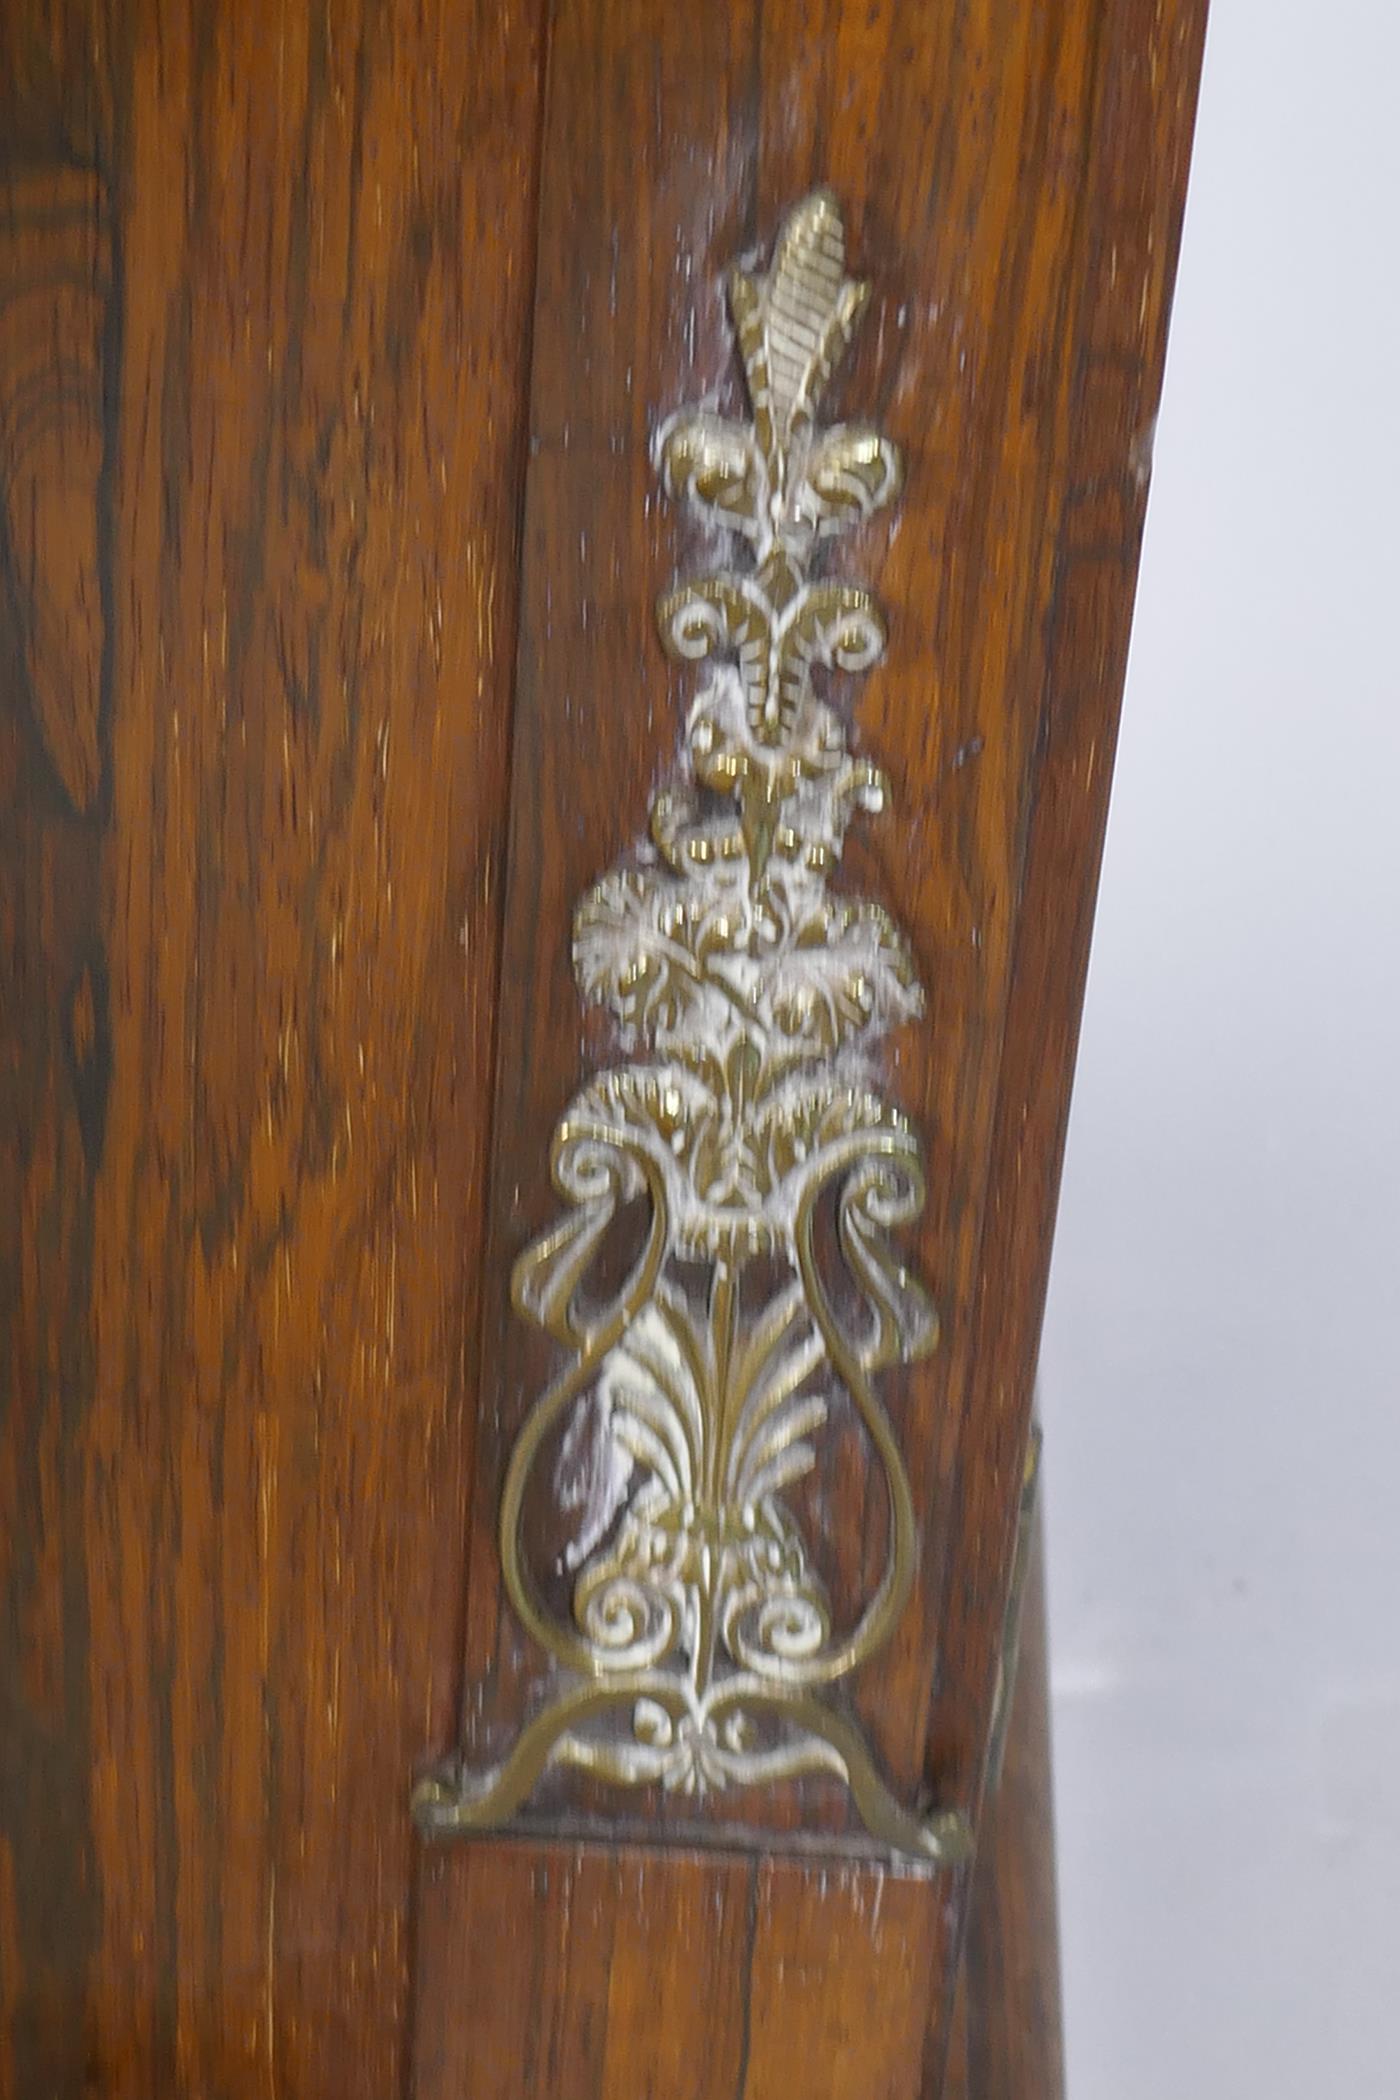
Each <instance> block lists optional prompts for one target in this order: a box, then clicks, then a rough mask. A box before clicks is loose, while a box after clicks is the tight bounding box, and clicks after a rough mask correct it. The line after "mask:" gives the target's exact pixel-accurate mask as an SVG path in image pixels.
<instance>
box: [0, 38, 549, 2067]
mask: <svg viewBox="0 0 1400 2100" xmlns="http://www.w3.org/2000/svg"><path fill="white" fill-rule="evenodd" d="M539 17H540V9H539V8H538V7H537V6H536V5H535V4H534V0H521V4H519V5H517V4H514V0H492V4H490V5H486V4H482V5H477V4H475V0H467V4H447V0H441V4H439V0H423V4H421V5H420V4H418V0H364V4H363V5H361V4H359V0H333V4H332V0H295V4H286V5H271V4H265V0H257V4H249V5H242V4H238V5H234V4H231V0H133V4H132V5H130V6H125V7H120V8H111V7H108V6H106V5H105V4H100V0H91V4H89V0H23V4H19V5H16V6H13V7H9V8H6V9H4V10H3V11H0V141H3V145H0V155H3V160H0V499H2V500H0V533H3V554H4V561H3V577H2V578H0V703H2V704H0V801H2V802H3V823H2V824H0V970H3V979H0V1086H2V1087H3V1103H2V1104H0V1105H2V1106H3V1116H2V1117H0V1196H2V1197H3V1200H0V1349H2V1350H3V1356H2V1357H0V1365H2V1366H3V1368H0V1701H3V1708H0V2092H2V2093H4V2094H5V2095H6V2096H13V2100H69V2096H76V2095H78V2094H88V2093H91V2094H101V2095H103V2096H131V2100H152V2096H171V2095H176V2094H180V2095H189V2096H198V2100H220V2096H229V2100H234V2096H237V2100H244V2096H246V2095H253V2094H256V2095H259V2096H267V2100H275V2096H292V2095H295V2096H297V2100H320V2096H325V2100H353V2096H356V2095H364V2096H365V2100H370V2096H373V2100H384V2096H385V2095H386V2094H392V2093H394V2092H395V2091H397V2090H400V2089H401V2085H402V2077H403V2071H404V2065H405V2045H406V2039H407V2014H406V2008H407V1994H408V1980H409V1961H410V1951H411V1950H410V1935H409V1919H410V1868H411V1861H412V1840H411V1835H410V1830H409V1825H408V1821H407V1817H406V1813H405V1803H406V1788H407V1781H408V1776H409V1772H410V1769H411V1765H412V1761H413V1759H414V1757H415V1755H416V1754H417V1753H418V1752H419V1751H420V1750H421V1747H422V1745H423V1743H424V1742H425V1741H432V1740H436V1739H440V1738H441V1737H442V1736H443V1735H444V1734H446V1733H448V1732H450V1729H451V1727H452V1725H453V1724H452V1717H453V1714H454V1713H455V1709H456V1703H457V1697H458V1690H459V1671H460V1600H461V1565H462V1559H461V1557H462V1533H463V1509H464V1502H465V1490H464V1483H465V1481H466V1478H467V1476H468V1471H469V1466H470V1436H471V1428H472V1424H473V1421H474V1411H473V1410H472V1409H471V1408H470V1407H464V1406H463V1404H462V1382H461V1380H462V1364H461V1359H462V1350H463V1338H464V1335H465V1333H466V1331H467V1330H468V1329H469V1328H471V1327H474V1325H475V1321H476V1313H475V1298H474V1291H475V1287H476V1281H477V1279H478V1277H479V1275H480V1260H479V1245H478V1237H477V1235H478V1220H479V1217H480V1214H481V1210H482V1202H483V1193H482V1191H483V1166H484V1157H485V1132H486V1126H487V1122H488V1117H489V1090H488V1086H487V1079H488V1075H489V1072H490V1069H491V1065H492V1062H493V1054H494V1030H495V1014H496V1009H497V1002H496V998H495V973H496V968H497V965H498V953H499V924H500V911H501V899H502V886H501V868H502V862H503V854H504V811H505V806H506V789H505V779H506V767H507V757H508V735H507V732H508V726H509V725H508V716H509V672H510V666H511V661H512V657H513V652H514V637H515V610H514V608H515V577H516V573H517V567H518V558H517V557H518V548H517V542H518V490H519V481H520V473H521V457H522V448H523V442H524V419H523V407H524V403H523V387H524V372H525V368H526V358H525V339H526V332H527V326H528V319H529V311H530V306H529V295H530V289H531V284H532V280H533V260H532V258H533V231H534V225H535V211H534V183H535V169H536V164H537V153H538V96H539V83H540V65H539V51H540V43H541V23H540V19H539Z"/></svg>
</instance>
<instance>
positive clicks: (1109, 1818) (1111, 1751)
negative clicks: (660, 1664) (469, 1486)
mask: <svg viewBox="0 0 1400 2100" xmlns="http://www.w3.org/2000/svg"><path fill="white" fill-rule="evenodd" d="M1398 395H1400V8H1397V7H1395V6H1394V5H1392V4H1391V0H1325V4H1323V5H1318V4H1316V0H1308V4H1303V0H1215V6H1214V12H1213V16H1212V21H1211V27H1210V33H1209V38H1208V45H1207V54H1206V66H1205V76H1204V83H1203V90H1202V101H1201V112H1200V121H1199V126H1198V130H1197V137H1196V151H1195V159H1194V163H1193V171H1192V179H1191V191H1190V200H1189V205H1188V210H1187V221H1186V234H1185V240H1184V244H1183V249H1182V259H1181V274H1180V278H1179V281H1178V288H1177V298H1176V306H1175V311H1174V316H1173V326H1172V339H1171V350H1170V355H1169V359H1168V370H1167V385H1166V393H1165V398H1164V402H1163V413H1162V418H1161V422H1160V425H1159V429H1158V439H1157V454H1156V471H1155V475H1154V480H1153V488H1152V497H1151V504H1150V508H1149V515H1148V530H1147V541H1146V548H1145V554H1144V561H1143V569H1142V580H1141V587H1140V591H1139V597H1138V609H1137V621H1136V627H1135V632H1134V641H1133V655H1132V665H1131V671H1130V675H1129V680H1128V691H1127V698H1126V702H1125V711H1124V727H1123V738H1122V744H1121V749H1120V758H1119V764H1118V772H1117V778H1116V786H1115V801H1114V810H1113V818H1112V822H1111V826H1110V832H1109V844H1108V853H1107V858H1106V861H1105V865H1104V875H1103V888H1102V892H1101V898H1100V905H1099V914H1098V922H1097V932H1096V938H1095V944H1094V956H1093V965H1092V970H1091V976H1090V985H1089V998H1088V1004H1087V1008H1086V1012H1085V1022H1084V1034H1083V1041H1082V1047H1081V1055H1080V1063H1079V1077H1078V1083H1077V1087H1076V1093H1075V1107H1074V1115H1073V1121H1072V1124H1071V1131H1070V1142H1069V1155H1068V1161H1067V1165H1066V1175H1065V1185H1064V1197H1063V1207H1062V1210H1061V1217H1060V1227H1059V1235H1058V1240H1057V1246H1056V1256H1055V1268H1054V1280H1053V1285H1052V1291H1051V1304H1050V1312H1049V1317H1048V1322H1047V1327H1046V1335H1045V1345H1044V1353H1043V1357H1042V1378H1041V1390H1042V1404H1043V1409H1044V1414H1045V1420H1046V1428H1047V1438H1048V1448H1047V1492H1048V1515H1049V1522H1050V1547H1051V1557H1050V1585H1051V1619H1052V1640H1053V1644H1054V1645H1053V1655H1052V1671H1053V1685H1054V1719H1055V1730H1056V1763H1057V1772H1056V1778H1057V1792H1058V1800H1059V1840H1060V1876H1061V1900H1062V1930H1063V1935H1064V1964H1065V1988H1066V2017H1067V2039H1068V2050H1069V2086H1070V2094H1071V2100H1183V2096H1189V2100H1256V2096H1257V2100H1265V2096H1267V2100H1397V2095H1400V1293H1398V1292H1397V1273H1400V658H1398V657H1397V647H1398V646H1400V643H1398V641H1397V623H1396V611H1397V604H1400V527H1397V506H1398V505H1400V415H1397V396H1398Z"/></svg>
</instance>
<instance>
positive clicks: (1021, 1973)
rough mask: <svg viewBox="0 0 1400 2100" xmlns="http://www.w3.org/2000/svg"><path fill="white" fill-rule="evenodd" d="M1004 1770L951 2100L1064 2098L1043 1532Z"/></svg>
mask: <svg viewBox="0 0 1400 2100" xmlns="http://www.w3.org/2000/svg"><path fill="white" fill-rule="evenodd" d="M1022 1613H1023V1620H1024V1623H1023V1627H1022V1634H1021V1649H1020V1660H1019V1663H1018V1665H1017V1671H1016V1681H1015V1686H1014V1689H1013V1694H1012V1703H1011V1713H1010V1721H1009V1726H1008V1729H1007V1736H1006V1747H1005V1753H1004V1761H1003V1764H1002V1770H1001V1777H1000V1780H999V1781H998V1783H997V1787H996V1791H995V1793H994V1794H992V1795H991V1796H990V1798H989V1799H988V1801H987V1804H986V1808H985V1811H984V1814H983V1818H982V1842H981V1848H980V1851H979V1854H978V1860H977V1868H976V1872H975V1874H974V1876H973V1882H972V1890H971V1894H970V1896H969V1899H968V1917H967V1928H966V1938H965V1942H964V1947H963V1958H962V1967H961V1970H960V1972H959V1976H958V1986H957V1994H956V1997H955V1999H954V2004H953V2018H952V2041H951V2046H950V2050H949V2061H948V2071H947V2078H946V2082H945V2085H944V2089H943V2096H942V2100H1063V2095H1064V2085H1065V2074H1064V2045H1063V2040H1062V2036H1061V2026H1060V1963H1059V1929H1058V1922H1057V1917H1056V1909H1055V1832H1054V1801H1053V1794H1052V1787H1051V1757H1050V1713H1049V1683H1048V1678H1047V1667H1046V1664H1047V1658H1046V1647H1045V1634H1046V1626H1045V1545H1044V1537H1043V1533H1042V1531H1041V1528H1040V1526H1039V1524H1037V1527H1036V1537H1035V1547H1034V1551H1033V1556H1032V1559H1031V1563H1030V1573H1029V1576H1028V1578H1027V1582H1026V1591H1025V1599H1024V1602H1023V1604H1022Z"/></svg>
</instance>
